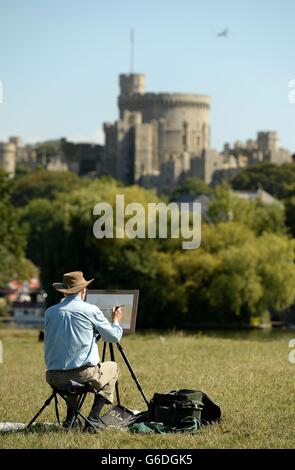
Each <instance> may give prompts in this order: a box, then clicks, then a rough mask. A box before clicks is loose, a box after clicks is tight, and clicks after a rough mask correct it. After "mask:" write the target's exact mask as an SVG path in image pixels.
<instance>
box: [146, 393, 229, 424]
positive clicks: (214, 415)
mask: <svg viewBox="0 0 295 470" xmlns="http://www.w3.org/2000/svg"><path fill="white" fill-rule="evenodd" d="M187 417H192V418H195V419H196V420H197V421H199V422H200V423H201V424H203V425H205V424H209V423H212V422H214V421H219V420H220V418H221V411H220V408H219V406H217V405H215V403H213V401H212V400H210V398H209V397H208V396H207V395H206V393H204V392H202V391H200V390H187V389H181V390H172V391H170V392H168V393H155V394H154V396H153V399H152V400H151V402H150V404H149V421H155V422H157V423H163V425H165V426H169V427H172V428H174V427H176V428H178V427H181V426H182V422H183V420H184V419H185V418H187Z"/></svg>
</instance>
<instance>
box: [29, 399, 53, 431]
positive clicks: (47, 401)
mask: <svg viewBox="0 0 295 470" xmlns="http://www.w3.org/2000/svg"><path fill="white" fill-rule="evenodd" d="M55 396H56V392H53V393H52V394H51V395H50V397H49V398H47V400H46V401H45V403H44V405H43V406H42V408H40V410H39V411H38V413H36V414H35V416H34V418H32V419H31V421H30V422H29V424H27V426H26V427H25V429H26V431H27V430H29V429H30V427H31V426H32V424H33V423H34V422H35V421H36V419H37V418H38V416H40V414H41V413H42V411H43V410H44V409H45V408H46V406H48V405H50V402H51V400H52V399H53V398H55Z"/></svg>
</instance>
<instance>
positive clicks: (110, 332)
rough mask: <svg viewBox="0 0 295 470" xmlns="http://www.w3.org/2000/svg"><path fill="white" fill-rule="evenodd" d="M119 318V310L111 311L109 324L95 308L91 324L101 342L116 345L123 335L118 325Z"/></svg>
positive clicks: (120, 313) (120, 315) (120, 316)
mask: <svg viewBox="0 0 295 470" xmlns="http://www.w3.org/2000/svg"><path fill="white" fill-rule="evenodd" d="M118 310H119V311H118ZM121 318H122V312H121V309H117V310H116V311H114V309H113V322H112V324H111V323H110V322H109V320H108V319H107V318H106V317H105V316H104V314H103V313H102V311H101V310H100V309H99V308H98V307H96V310H95V312H94V314H93V316H92V322H93V325H94V329H95V331H96V332H97V333H99V334H100V336H101V338H102V340H103V341H106V342H107V343H118V342H119V341H120V339H121V337H122V334H123V329H122V327H121V325H120V323H119V321H120V320H121Z"/></svg>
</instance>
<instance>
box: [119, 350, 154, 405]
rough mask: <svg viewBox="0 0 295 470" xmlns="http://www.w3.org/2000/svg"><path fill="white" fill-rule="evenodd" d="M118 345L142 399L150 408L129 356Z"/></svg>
mask: <svg viewBox="0 0 295 470" xmlns="http://www.w3.org/2000/svg"><path fill="white" fill-rule="evenodd" d="M116 344H117V348H118V349H119V351H120V353H121V356H122V357H123V359H124V361H125V364H126V366H127V367H128V370H129V372H130V374H131V376H132V378H133V380H134V382H135V383H136V385H137V388H138V390H139V391H140V393H141V396H142V398H143V399H144V401H145V403H146V405H147V406H148V405H149V402H148V399H147V397H146V396H145V393H144V391H143V389H142V386H141V385H140V383H139V381H138V378H137V377H136V375H135V372H134V370H133V369H132V367H131V364H130V362H129V361H128V358H127V356H126V354H125V351H124V349H123V348H122V346H121V344H120V343H116Z"/></svg>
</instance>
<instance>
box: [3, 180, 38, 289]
mask: <svg viewBox="0 0 295 470" xmlns="http://www.w3.org/2000/svg"><path fill="white" fill-rule="evenodd" d="M10 192H11V183H10V180H8V179H7V178H6V177H5V176H4V175H3V174H0V194H1V201H0V220H1V224H0V240H1V245H0V259H1V272H0V286H4V285H6V283H7V282H8V281H10V280H11V279H15V278H16V279H20V280H25V279H28V277H31V276H32V275H34V274H36V268H35V266H34V265H33V264H32V263H31V262H30V261H29V260H27V259H26V258H25V247H26V239H25V234H24V232H23V230H22V229H21V228H20V224H19V219H18V212H17V210H16V209H15V208H14V207H13V206H12V205H11V204H10V202H9V198H10Z"/></svg>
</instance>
